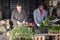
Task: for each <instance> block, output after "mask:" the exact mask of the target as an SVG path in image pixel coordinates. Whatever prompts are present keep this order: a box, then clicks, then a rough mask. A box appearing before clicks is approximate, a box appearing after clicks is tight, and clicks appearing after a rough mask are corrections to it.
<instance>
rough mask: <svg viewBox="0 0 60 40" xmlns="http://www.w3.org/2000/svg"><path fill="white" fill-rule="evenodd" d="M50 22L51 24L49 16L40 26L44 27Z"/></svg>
mask: <svg viewBox="0 0 60 40" xmlns="http://www.w3.org/2000/svg"><path fill="white" fill-rule="evenodd" d="M48 24H49V18H47V19H46V20H44V21H42V23H41V24H40V25H39V26H38V27H40V28H44V26H47V25H48Z"/></svg>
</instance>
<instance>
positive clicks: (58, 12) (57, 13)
mask: <svg viewBox="0 0 60 40" xmlns="http://www.w3.org/2000/svg"><path fill="white" fill-rule="evenodd" d="M51 17H52V18H51V19H55V18H60V1H58V3H57V7H55V8H54V9H53V10H52V16H51Z"/></svg>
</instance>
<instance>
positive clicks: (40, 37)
mask: <svg viewBox="0 0 60 40" xmlns="http://www.w3.org/2000/svg"><path fill="white" fill-rule="evenodd" d="M33 40H45V36H35V37H34V39H33Z"/></svg>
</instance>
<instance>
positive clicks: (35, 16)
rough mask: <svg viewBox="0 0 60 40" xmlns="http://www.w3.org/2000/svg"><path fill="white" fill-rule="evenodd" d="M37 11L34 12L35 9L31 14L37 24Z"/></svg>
mask: <svg viewBox="0 0 60 40" xmlns="http://www.w3.org/2000/svg"><path fill="white" fill-rule="evenodd" d="M36 13H37V12H36V10H35V11H34V13H33V15H34V21H35V23H36V24H38V22H37V14H36Z"/></svg>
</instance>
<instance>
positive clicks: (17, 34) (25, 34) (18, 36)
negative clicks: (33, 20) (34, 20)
mask: <svg viewBox="0 0 60 40" xmlns="http://www.w3.org/2000/svg"><path fill="white" fill-rule="evenodd" d="M9 33H10V40H31V37H32V36H33V32H32V30H30V29H28V27H27V26H24V25H19V26H18V27H16V28H14V29H12V30H11V31H10V32H9Z"/></svg>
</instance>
